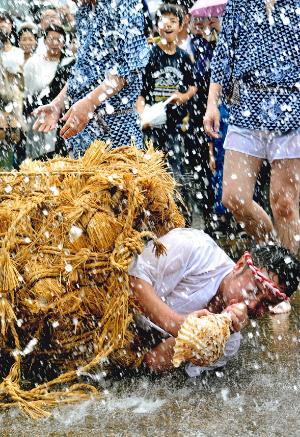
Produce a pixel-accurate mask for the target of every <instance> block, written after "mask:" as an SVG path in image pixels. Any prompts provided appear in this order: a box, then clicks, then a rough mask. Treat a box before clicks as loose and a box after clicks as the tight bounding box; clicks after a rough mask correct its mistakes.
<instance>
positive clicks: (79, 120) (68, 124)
mask: <svg viewBox="0 0 300 437" xmlns="http://www.w3.org/2000/svg"><path fill="white" fill-rule="evenodd" d="M95 109H96V106H95V105H94V104H93V103H92V101H91V99H90V98H89V97H84V98H83V99H80V100H78V102H76V103H74V105H72V106H71V108H70V109H69V110H68V112H66V114H65V115H64V117H63V119H62V120H63V121H65V124H64V126H63V127H62V128H61V131H60V135H61V136H62V138H63V139H65V140H67V139H68V138H71V137H73V136H75V135H77V134H78V133H79V132H81V131H82V130H83V129H84V128H85V127H86V125H87V124H88V123H89V121H90V120H91V118H93V115H94V111H95Z"/></svg>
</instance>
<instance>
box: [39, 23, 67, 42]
mask: <svg viewBox="0 0 300 437" xmlns="http://www.w3.org/2000/svg"><path fill="white" fill-rule="evenodd" d="M49 32H57V33H60V34H61V35H62V36H63V37H64V40H66V32H65V30H64V28H63V27H62V26H58V25H57V24H51V25H50V26H48V27H47V28H46V29H45V31H44V32H43V33H44V38H46V37H47V35H48V33H49Z"/></svg>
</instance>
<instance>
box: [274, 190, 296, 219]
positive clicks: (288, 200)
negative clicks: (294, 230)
mask: <svg viewBox="0 0 300 437" xmlns="http://www.w3.org/2000/svg"><path fill="white" fill-rule="evenodd" d="M298 197H299V195H297V193H296V192H295V193H294V192H289V191H286V192H284V193H282V192H281V193H273V194H271V196H270V203H271V208H272V212H273V214H274V216H276V217H281V218H283V219H286V220H291V219H293V217H294V216H295V215H296V214H297V209H298V207H299V205H298V203H299V200H298Z"/></svg>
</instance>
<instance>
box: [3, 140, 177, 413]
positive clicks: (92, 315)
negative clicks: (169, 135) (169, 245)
mask: <svg viewBox="0 0 300 437" xmlns="http://www.w3.org/2000/svg"><path fill="white" fill-rule="evenodd" d="M175 193H176V192H175V182H174V180H173V179H172V177H171V175H169V174H168V173H167V172H166V171H165V169H164V164H163V156H162V154H161V153H160V152H155V151H154V149H153V148H152V147H151V146H149V148H148V149H147V150H146V151H142V150H138V149H136V148H135V147H132V146H130V147H125V146H124V147H121V148H119V149H115V150H109V149H108V148H106V145H105V143H102V142H99V141H97V142H95V143H93V144H92V145H91V147H90V148H89V149H88V150H87V152H86V154H85V156H84V157H83V158H81V159H79V160H71V159H69V158H55V159H53V160H50V161H48V162H46V163H42V162H39V161H35V162H32V161H27V162H25V163H23V164H22V167H21V170H20V171H19V172H11V173H0V359H1V367H0V408H2V409H7V408H11V407H15V406H18V407H20V408H21V409H22V410H23V411H25V412H26V413H28V414H29V415H30V416H31V417H33V418H38V417H43V416H47V415H49V414H50V413H49V407H51V406H55V405H57V404H59V403H70V402H78V401H82V400H84V399H87V398H89V397H90V396H91V395H94V396H98V395H99V393H98V391H97V389H96V388H95V387H93V386H90V385H88V384H81V383H79V382H78V380H79V377H80V375H81V374H83V373H85V372H88V371H89V370H90V369H92V368H93V367H94V366H96V365H97V364H99V363H100V362H101V360H104V359H106V358H107V357H109V359H111V360H112V361H118V362H119V361H121V362H122V360H123V363H124V362H125V365H131V366H138V365H139V362H140V361H141V358H140V357H138V355H134V354H133V355H132V356H130V354H129V355H128V354H127V351H128V350H129V349H130V344H131V341H132V337H133V334H132V332H131V331H130V329H129V328H128V327H129V324H130V321H131V320H132V315H133V313H134V308H135V303H134V301H133V298H132V296H131V295H130V291H129V280H128V266H129V264H130V262H131V260H132V258H133V256H134V255H136V254H139V253H141V251H142V250H143V248H144V244H145V242H146V241H147V240H148V239H153V240H154V242H155V248H156V251H157V254H159V253H162V252H163V250H164V248H163V245H162V244H161V243H160V242H159V241H158V240H157V238H158V237H160V236H161V235H163V234H165V233H167V232H168V231H169V230H171V229H173V228H175V227H182V226H184V220H183V218H182V216H181V215H180V213H179V211H178V209H177V206H176V203H175V200H174V196H175ZM42 372H43V374H42ZM25 380H27V381H28V380H29V381H34V382H38V383H39V384H40V385H33V386H30V387H28V382H27V385H25V383H24V381H25ZM62 384H63V385H62ZM66 384H67V388H66ZM32 387H33V388H32Z"/></svg>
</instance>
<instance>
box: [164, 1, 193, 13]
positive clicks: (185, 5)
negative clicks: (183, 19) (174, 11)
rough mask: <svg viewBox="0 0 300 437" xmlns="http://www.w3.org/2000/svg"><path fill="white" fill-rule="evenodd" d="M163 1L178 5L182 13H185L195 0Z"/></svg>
mask: <svg viewBox="0 0 300 437" xmlns="http://www.w3.org/2000/svg"><path fill="white" fill-rule="evenodd" d="M165 3H169V4H172V5H177V6H179V7H180V8H181V9H182V11H183V14H184V15H186V14H188V13H189V9H190V8H191V7H192V6H193V5H194V3H195V0H168V1H166V2H165Z"/></svg>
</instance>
